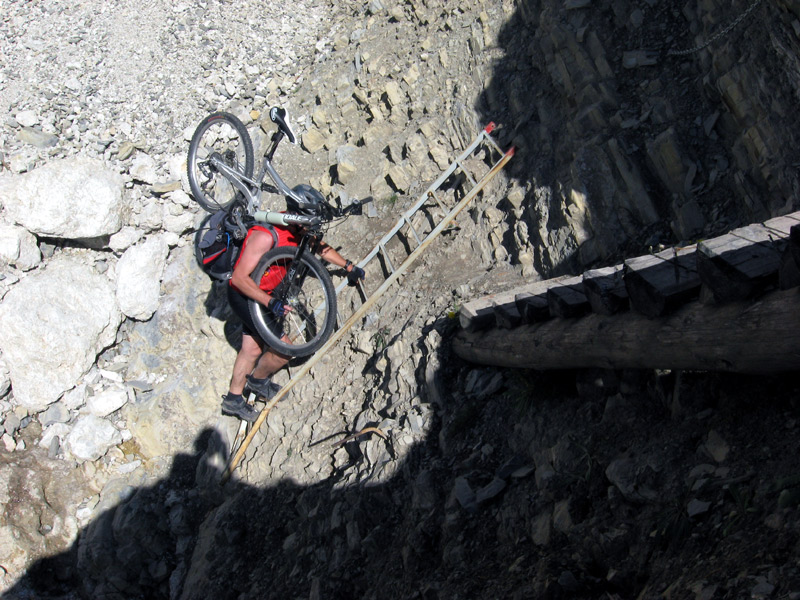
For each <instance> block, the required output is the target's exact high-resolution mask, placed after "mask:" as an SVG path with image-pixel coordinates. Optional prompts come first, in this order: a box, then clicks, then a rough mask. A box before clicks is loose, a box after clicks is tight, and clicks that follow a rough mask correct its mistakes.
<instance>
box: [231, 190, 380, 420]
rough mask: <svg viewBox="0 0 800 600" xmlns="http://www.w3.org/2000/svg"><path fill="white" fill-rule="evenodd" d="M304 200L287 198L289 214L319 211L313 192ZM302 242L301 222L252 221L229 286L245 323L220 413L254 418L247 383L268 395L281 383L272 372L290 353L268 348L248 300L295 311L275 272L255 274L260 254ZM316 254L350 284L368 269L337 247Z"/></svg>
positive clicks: (280, 310)
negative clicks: (278, 295)
mask: <svg viewBox="0 0 800 600" xmlns="http://www.w3.org/2000/svg"><path fill="white" fill-rule="evenodd" d="M302 199H303V200H304V201H305V202H304V204H302V205H301V204H300V203H299V202H298V201H297V200H296V199H295V198H293V197H290V196H287V198H286V203H287V212H290V213H298V214H307V215H313V214H316V211H317V200H316V198H315V197H314V196H313V195H311V194H306V195H304V196H302ZM299 243H300V230H299V228H298V227H297V226H289V227H283V226H280V225H275V226H264V225H254V226H252V227H250V229H249V230H248V232H247V237H246V238H245V240H244V243H243V245H242V249H241V252H240V254H239V258H238V260H237V261H236V264H235V266H234V269H233V275H232V277H231V279H230V285H229V287H228V301H229V302H230V305H231V308H232V309H233V312H234V313H236V315H237V316H238V317H239V318H240V319H241V321H242V347H241V349H240V350H239V353H238V354H237V355H236V360H235V361H234V363H233V373H232V374H231V381H230V387H229V388H228V393H227V394H226V395H225V396H224V397H223V400H222V412H223V413H224V414H228V415H234V416H237V417H239V418H240V419H242V420H244V421H249V422H252V421H255V420H256V419H257V418H258V412H257V411H256V410H255V409H254V408H253V407H251V406H250V405H249V404H248V403H247V402H246V401H245V400H244V396H243V394H244V390H245V387H246V388H248V389H249V390H250V391H252V392H254V393H256V394H258V396H259V397H261V398H265V399H269V398H271V397H273V396H274V395H275V394H276V393H277V392H278V390H279V389H280V387H279V386H278V385H277V384H275V383H273V382H272V379H271V378H272V375H273V374H274V373H276V372H277V371H279V370H280V369H281V368H282V367H283V366H284V365H286V363H288V362H289V359H290V357H289V356H286V355H284V354H281V353H279V352H277V351H275V350H274V349H272V348H270V347H269V346H268V344H267V343H266V342H265V341H264V340H263V338H262V337H261V336H260V335H259V334H258V330H257V328H256V325H255V324H254V322H253V319H252V316H251V315H250V310H249V307H248V302H249V300H255V301H256V302H258V303H260V304H262V305H263V306H265V307H267V309H268V310H269V311H271V312H272V313H273V314H275V315H276V316H283V315H285V314H287V313H288V312H290V311H291V310H292V308H291V306H287V305H284V304H281V302H280V301H278V300H277V299H275V298H273V297H272V295H271V293H272V291H273V290H274V289H275V287H276V286H277V284H278V283H279V282H280V276H279V277H278V278H277V280H276V277H275V275H274V273H269V274H267V273H265V275H264V277H262V279H261V281H260V282H259V283H256V282H255V281H254V280H253V279H252V277H251V275H252V273H253V271H254V270H255V269H256V267H257V265H258V262H259V260H260V259H261V257H262V256H263V255H264V254H265V253H266V252H268V251H269V250H271V249H272V248H274V247H275V246H297V245H298V244H299ZM317 254H319V256H320V258H322V259H323V260H325V261H327V262H329V263H331V264H334V265H336V266H338V267H343V268H344V269H345V270H346V271H347V278H348V280H349V281H350V283H351V284H355V283H356V282H357V281H358V280H363V279H364V270H363V269H362V268H360V267H358V266H356V265H354V264H353V263H352V262H350V261H349V260H345V259H344V258H343V257H342V255H341V254H339V253H338V252H337V251H336V250H335V249H334V248H332V247H331V246H329V245H328V244H326V243H325V242H322V241H320V243H319V245H318V246H317Z"/></svg>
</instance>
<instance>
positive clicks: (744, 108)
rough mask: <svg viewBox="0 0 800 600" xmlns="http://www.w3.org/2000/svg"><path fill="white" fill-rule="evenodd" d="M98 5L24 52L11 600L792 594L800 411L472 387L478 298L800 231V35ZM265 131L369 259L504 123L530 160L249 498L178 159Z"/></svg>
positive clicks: (3, 344)
mask: <svg viewBox="0 0 800 600" xmlns="http://www.w3.org/2000/svg"><path fill="white" fill-rule="evenodd" d="M100 4H102V3H93V2H88V3H85V4H81V5H79V6H70V7H69V9H68V8H67V7H66V6H60V5H57V4H52V3H38V4H37V3H11V4H10V5H9V6H8V7H4V10H5V12H4V18H3V19H2V20H0V36H1V37H0V39H3V40H4V46H3V55H4V60H3V61H2V64H0V113H2V118H0V206H2V212H0V323H2V326H0V349H2V356H0V415H2V419H1V421H2V424H1V425H0V426H1V427H2V429H0V441H2V444H0V461H2V463H3V469H0V473H2V474H3V475H2V477H3V478H4V480H3V485H0V489H1V490H4V492H3V493H2V494H5V496H3V495H2V494H0V496H2V500H3V502H2V503H3V505H4V506H6V510H5V512H4V513H3V514H2V515H0V553H2V556H0V559H1V560H0V564H2V566H3V569H2V570H0V593H2V594H3V595H4V597H6V596H7V597H9V598H15V597H19V598H25V597H37V596H38V597H48V596H49V597H55V596H59V595H60V596H62V597H69V596H75V595H76V594H79V593H80V594H82V595H83V596H85V597H89V598H96V597H104V598H130V597H148V598H167V597H169V598H185V599H187V600H188V599H190V598H202V597H212V596H213V597H232V596H234V595H235V596H241V597H265V596H274V597H304V598H305V597H308V598H328V597H331V598H333V597H360V598H409V597H415V596H419V597H425V598H455V597H463V598H471V597H508V598H528V597H543V598H556V597H565V596H574V597H587V598H591V597H605V596H609V597H650V596H653V597H655V596H656V595H658V596H661V595H664V594H666V593H671V594H673V595H674V596H676V597H678V596H681V597H684V596H685V597H698V598H713V597H715V595H716V596H720V597H722V596H724V597H746V596H750V597H768V596H769V595H770V594H773V595H774V596H776V597H777V596H779V595H780V596H786V597H791V596H792V594H796V593H797V591H798V589H800V587H798V581H800V574H799V573H798V569H797V565H796V561H795V555H796V551H795V550H796V547H797V543H798V542H797V540H798V539H800V533H798V529H797V523H798V519H797V511H798V499H797V498H798V494H797V482H796V470H797V468H796V464H795V462H793V457H794V456H795V455H796V446H797V441H798V440H797V437H798V431H800V430H799V429H798V427H797V415H796V412H797V411H796V408H797V407H796V402H795V399H796V384H794V383H791V382H788V383H787V381H785V380H784V379H781V378H777V379H775V380H764V381H761V380H758V379H747V378H742V379H735V380H732V381H728V380H724V379H720V378H717V377H715V376H713V375H705V376H704V375H692V376H691V377H688V376H687V377H685V378H681V377H680V376H676V375H675V374H666V373H619V374H617V373H615V374H613V377H611V376H607V375H608V374H597V373H588V374H587V373H582V374H569V375H568V376H565V377H563V378H562V377H557V376H552V375H551V376H542V375H538V374H518V373H511V372H504V371H498V370H493V369H484V368H474V367H471V366H469V365H465V364H463V363H460V362H459V361H458V360H457V359H455V358H454V357H453V356H451V355H450V353H449V350H448V339H449V335H450V333H451V331H452V328H453V323H454V321H453V320H452V316H453V315H455V314H457V312H458V306H459V305H460V304H461V303H463V302H464V301H465V300H467V299H469V298H471V297H474V296H475V295H478V294H482V293H486V292H488V291H500V290H502V289H508V288H511V287H513V286H514V284H515V283H517V282H519V281H520V279H521V278H525V279H536V278H539V277H551V276H554V275H559V274H561V273H569V272H578V270H585V268H588V267H591V266H603V265H606V264H614V263H616V262H618V261H617V260H616V258H619V257H621V256H627V255H640V254H644V253H646V252H648V251H649V249H654V250H655V249H661V248H660V246H661V245H669V246H671V245H674V244H679V243H682V242H684V241H692V240H694V239H695V238H698V237H706V236H710V235H712V234H715V233H719V232H721V231H727V230H728V229H730V228H732V227H733V226H734V225H737V224H744V223H749V222H753V221H757V220H763V218H764V217H765V216H775V215H778V214H782V213H785V212H789V211H790V210H791V209H794V210H796V209H797V208H798V200H797V178H796V172H795V170H796V169H795V166H796V165H797V164H798V163H800V157H798V156H797V152H798V150H797V148H798V147H800V146H799V145H798V143H797V142H798V138H800V128H798V125H797V123H795V120H794V119H793V118H792V117H791V115H792V114H793V113H792V110H791V109H792V107H793V106H794V103H795V99H796V98H797V88H798V86H799V85H800V83H799V82H800V76H798V74H797V69H796V64H797V57H798V56H799V55H800V48H798V34H797V32H798V31H800V24H799V23H800V5H798V3H797V2H796V1H795V0H776V1H775V2H772V3H763V2H762V3H758V4H756V5H753V6H754V7H755V8H754V10H752V11H747V9H748V7H749V6H750V3H749V2H738V1H737V2H733V3H731V2H726V1H723V0H708V1H705V2H702V3H697V5H696V6H695V5H691V6H690V5H686V6H683V7H675V6H674V5H673V3H668V2H657V1H648V2H645V3H637V2H632V1H630V0H614V1H613V2H610V3H606V4H604V5H603V6H599V5H598V3H596V2H595V3H593V2H588V1H582V0H575V1H569V2H559V1H557V0H524V1H521V2H516V3H515V2H511V1H509V0H503V1H501V2H495V3H487V2H483V1H479V0H475V1H471V0H470V1H467V2H461V3H459V4H458V6H454V5H453V3H448V2H444V1H443V0H419V1H417V0H414V1H411V2H406V3H399V4H398V3H395V4H391V3H388V2H385V1H384V0H372V1H371V2H368V3H363V2H352V1H349V0H348V1H344V2H335V3H334V2H319V1H316V0H314V1H307V0H298V1H297V2H294V3H292V4H290V5H280V4H279V5H275V6H270V8H269V11H268V13H269V18H263V17H264V6H263V3H260V2H255V1H254V0H240V1H239V2H237V3H236V4H235V5H233V4H230V3H224V4H219V3H202V4H193V3H188V2H178V3H175V2H167V1H163V2H149V3H146V4H142V3H130V2H120V3H118V4H117V5H116V6H115V7H114V9H113V10H110V9H109V8H108V7H105V6H100ZM745 11H747V12H745ZM254 15H260V16H254ZM739 15H744V16H743V19H742V21H741V22H740V23H739V24H738V25H737V26H736V27H734V28H733V29H732V30H731V31H730V32H728V33H727V34H726V35H724V36H722V37H719V38H717V39H714V43H713V44H711V45H710V46H708V48H706V49H703V50H699V51H694V52H691V53H689V54H685V55H684V54H672V55H670V54H667V52H666V51H668V50H681V49H682V48H684V47H689V46H699V45H702V44H703V43H704V41H706V40H710V39H712V38H713V36H714V35H715V34H716V33H718V32H720V31H723V30H724V29H725V28H726V26H727V25H728V24H729V23H732V22H734V20H735V19H736V18H737V17H738V16H739ZM276 23H279V24H280V26H278V27H276V26H275V24H276ZM653 49H663V50H664V51H665V52H661V53H654V52H653V51H652V50H653ZM34 57H35V60H34ZM276 105H281V106H286V107H287V108H288V109H289V114H290V117H291V124H292V126H293V128H294V129H295V133H296V134H297V135H298V137H299V139H300V141H301V143H300V144H298V145H296V146H291V145H289V144H286V143H283V144H282V145H281V147H280V149H279V151H278V153H277V154H276V156H275V164H276V167H277V169H278V171H279V172H280V173H281V175H282V176H283V177H284V179H285V180H286V181H287V183H289V184H290V185H296V184H298V183H310V184H311V185H313V186H314V187H316V188H318V189H320V190H321V191H322V192H323V193H324V194H326V195H327V196H330V197H334V198H339V199H340V200H341V201H342V202H344V203H347V202H349V201H351V200H352V199H354V198H363V197H365V196H372V197H373V198H374V200H373V202H372V203H371V204H370V205H369V207H368V211H367V215H368V216H367V215H365V216H364V217H362V218H353V219H349V220H348V221H346V222H344V223H340V224H338V225H337V227H335V228H332V229H331V230H330V231H329V232H328V235H327V237H326V239H327V240H328V241H329V242H331V243H332V244H334V245H335V246H336V247H337V248H340V250H341V252H342V254H343V255H345V256H346V257H347V258H351V259H353V260H355V259H357V258H359V257H361V256H363V255H364V254H365V253H366V252H367V251H368V250H369V249H371V247H372V246H373V245H374V243H375V242H376V241H377V240H378V239H379V238H380V237H381V236H382V235H383V233H385V231H386V230H388V229H389V228H390V227H391V226H392V225H394V224H395V222H396V220H397V218H398V216H399V214H400V213H401V211H403V210H404V209H405V208H406V207H407V206H409V205H410V203H411V200H412V199H415V198H416V195H417V194H420V193H422V192H423V191H424V190H425V188H426V187H427V185H428V184H429V183H431V182H432V181H434V180H435V179H436V178H437V177H438V176H439V174H440V173H441V171H442V169H444V168H446V167H447V165H448V164H449V163H450V161H451V160H452V158H453V157H454V156H455V155H456V154H458V153H459V152H460V151H461V149H462V148H463V147H464V146H465V145H466V144H467V143H468V142H469V141H470V140H471V139H472V137H473V136H474V134H475V133H476V132H477V131H478V130H479V129H480V128H481V127H483V126H484V125H486V124H487V123H488V122H489V121H494V122H495V123H496V124H497V126H498V127H497V130H496V132H497V139H498V141H499V143H500V145H501V146H502V147H503V148H506V147H508V146H510V145H512V144H513V145H516V146H517V153H516V154H515V157H514V160H513V161H512V162H511V163H509V166H508V168H507V169H506V170H505V171H504V172H503V173H502V174H501V176H499V177H498V178H496V180H495V181H494V182H493V184H492V186H490V188H488V189H487V190H486V191H485V193H484V194H483V196H482V197H480V198H478V199H476V201H475V203H474V205H473V206H471V208H470V210H469V211H468V212H465V213H464V214H463V215H461V216H460V217H459V219H458V221H457V222H456V224H455V226H454V227H453V228H452V230H450V231H448V232H447V233H446V234H445V235H443V236H442V238H441V239H440V240H438V241H437V244H436V246H435V249H434V250H431V251H429V252H428V253H427V254H426V255H425V256H424V257H423V258H422V259H421V260H420V262H419V264H418V265H417V266H416V267H415V268H414V269H412V270H411V271H410V272H409V273H408V274H407V275H406V277H405V278H404V279H403V281H402V284H401V285H397V286H396V287H395V288H394V289H392V290H390V293H388V294H387V295H386V296H385V297H384V299H383V300H382V302H381V303H380V305H378V306H376V307H375V309H374V310H373V311H372V312H371V313H370V314H369V315H368V317H367V318H366V319H365V320H364V323H362V324H360V326H359V327H358V328H357V331H354V332H353V333H352V334H351V335H349V336H348V337H347V338H346V339H345V340H343V342H342V343H340V344H339V346H337V348H335V349H334V350H333V351H332V352H331V353H330V355H328V356H327V357H326V359H325V360H324V361H322V363H321V364H319V365H317V367H315V369H314V370H313V371H312V373H311V374H310V376H309V377H307V378H306V379H305V380H303V381H302V382H301V383H300V384H298V385H297V387H296V388H295V389H294V390H293V392H292V393H291V395H290V397H289V398H288V399H287V400H286V401H285V402H283V403H281V404H280V405H279V406H278V407H277V408H276V409H275V410H274V411H273V412H272V413H271V414H270V416H269V418H268V419H267V421H266V423H265V424H264V426H263V427H262V428H261V430H260V431H259V433H258V435H257V436H256V439H255V440H254V443H253V445H252V446H251V448H250V450H249V451H248V454H247V456H246V457H245V460H244V461H243V463H242V465H241V467H240V469H239V470H238V471H237V473H236V474H235V476H234V478H233V481H232V482H231V483H230V484H228V486H227V487H224V488H223V487H220V486H219V485H218V481H217V480H218V479H219V475H220V473H221V471H222V469H223V468H224V466H225V463H226V461H227V459H228V456H229V453H230V450H231V446H232V444H233V440H234V438H235V436H236V433H237V428H238V425H239V423H238V421H237V420H235V419H232V418H229V417H223V416H221V415H220V412H219V398H220V395H221V394H223V393H224V392H225V390H226V388H227V385H228V378H229V376H230V368H231V364H232V362H233V359H234V356H235V352H236V348H237V347H238V344H239V334H240V326H239V324H238V323H237V322H236V321H235V319H233V318H231V314H230V310H229V309H228V307H227V301H226V297H225V294H226V292H225V287H224V286H222V285H219V284H212V283H211V282H210V281H209V280H208V279H207V278H205V277H204V276H203V275H202V273H201V272H200V271H199V269H197V268H196V265H195V259H194V256H193V251H192V244H193V241H194V235H195V230H196V228H198V227H201V226H202V222H203V220H204V218H206V215H204V214H202V211H201V210H200V209H199V207H198V206H197V205H196V204H195V203H194V202H193V201H192V199H191V198H190V196H189V195H188V192H189V189H188V182H187V181H186V175H185V171H186V166H185V157H186V151H187V147H188V141H189V139H191V135H192V132H193V131H194V128H195V126H196V124H197V123H198V122H199V121H200V120H201V119H202V118H203V117H204V116H205V115H206V114H207V113H209V112H211V111H212V110H226V111H229V112H232V113H234V114H236V115H237V116H238V117H239V118H240V119H242V121H243V122H244V123H245V125H246V127H247V128H248V131H249V132H250V134H251V136H252V137H253V141H254V145H255V147H256V148H257V149H262V150H263V149H264V148H265V147H266V145H267V143H268V141H269V136H270V135H271V132H272V127H273V125H272V124H271V123H270V121H269V119H268V118H267V117H266V114H267V113H268V109H269V108H270V107H271V106H276ZM481 158H482V157H471V160H480V159H481ZM458 180H459V177H458V176H456V177H454V178H453V180H452V181H451V182H450V183H452V184H454V185H455V183H457V181H458ZM262 205H263V206H262V208H278V209H283V207H284V204H283V200H282V199H281V198H279V197H275V196H272V195H270V194H265V195H264V197H263V202H262ZM432 210H434V211H435V210H436V209H435V208H434V209H432ZM409 243H410V244H413V241H409ZM577 267H581V268H580V269H578V268H577ZM573 269H574V271H573ZM334 276H335V277H336V278H337V281H338V277H339V276H340V275H339V274H337V273H334ZM379 278H380V274H379V273H377V272H375V273H368V274H367V284H368V285H372V284H373V282H375V281H378V280H379ZM339 302H340V305H341V310H342V313H343V314H345V315H346V314H348V311H352V310H353V308H354V307H355V306H358V304H359V300H358V299H357V294H356V292H355V290H346V291H345V292H344V293H343V294H342V296H341V297H340V300H339ZM295 369H296V365H294V364H293V365H290V367H289V370H288V372H287V371H282V372H281V373H279V374H278V375H277V376H276V380H277V381H278V383H281V384H283V383H285V382H286V381H287V380H288V378H289V377H290V376H291V373H293V372H295ZM609 381H611V382H614V383H613V385H611V384H608V385H607V384H606V383H607V382H609ZM598 382H601V383H602V385H601V384H600V383H598ZM793 386H794V387H793ZM765 389H766V390H768V393H766V394H765V393H764V390H765ZM793 394H794V395H793ZM765 396H768V397H769V399H770V402H771V403H774V404H770V405H769V406H767V403H766V402H764V397H765ZM754 398H758V400H759V401H758V402H753V399H754ZM376 431H377V432H379V433H376ZM358 432H361V435H358V436H357V437H355V438H353V439H352V440H350V441H348V442H347V443H345V444H343V446H341V447H339V446H337V445H336V441H338V440H341V439H344V438H345V437H346V435H348V434H356V433H358ZM776 432H780V435H776ZM752 473H758V474H759V475H758V476H753V475H752ZM56 483H58V485H56ZM42 490H44V492H43V491H42ZM752 509H755V510H752ZM78 531H80V543H79V544H78V545H77V546H76V545H74V544H73V542H74V540H75V539H76V536H77V534H78ZM764 548H770V550H769V552H766V551H764ZM59 552H60V553H61V554H58V553H59ZM53 555H57V556H55V557H53V558H48V559H42V560H38V559H39V558H40V557H44V556H51V557H52V556H53ZM730 573H735V574H736V576H735V577H734V576H731V575H730ZM476 574H480V576H478V575H476ZM495 574H499V575H495ZM267 582H269V583H267ZM643 582H646V583H643ZM267 585H268V586H269V588H267ZM645 585H646V586H647V587H644V586H645ZM648 594H650V596H648Z"/></svg>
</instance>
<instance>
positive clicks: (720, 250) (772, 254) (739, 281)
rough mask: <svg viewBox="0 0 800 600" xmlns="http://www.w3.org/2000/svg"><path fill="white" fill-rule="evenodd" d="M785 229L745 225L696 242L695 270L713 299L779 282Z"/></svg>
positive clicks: (741, 296) (726, 299) (729, 297)
mask: <svg viewBox="0 0 800 600" xmlns="http://www.w3.org/2000/svg"><path fill="white" fill-rule="evenodd" d="M776 221H777V220H776ZM775 224H776V223H773V225H775ZM785 229H786V231H785V232H784V231H781V230H780V229H778V228H775V227H765V226H764V225H759V224H755V225H748V226H747V227H740V228H739V229H734V230H733V231H731V232H730V233H728V234H726V235H722V236H720V237H717V238H714V239H712V240H706V241H702V242H700V243H699V244H698V245H697V273H698V274H699V275H700V280H701V281H702V282H703V285H705V286H707V287H708V289H709V290H710V291H711V293H712V295H713V297H714V300H715V301H716V302H729V301H731V300H743V299H745V298H751V297H753V296H754V295H756V294H758V293H760V292H762V291H763V290H765V289H766V288H768V287H773V286H776V285H777V284H778V270H779V268H780V264H781V254H782V253H783V251H784V249H785V247H786V244H787V240H788V237H789V231H788V227H787V228H785Z"/></svg>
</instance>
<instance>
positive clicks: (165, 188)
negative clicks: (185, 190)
mask: <svg viewBox="0 0 800 600" xmlns="http://www.w3.org/2000/svg"><path fill="white" fill-rule="evenodd" d="M179 189H181V182H180V181H165V182H162V183H154V184H153V186H152V187H151V188H150V191H151V192H153V193H154V194H156V195H157V196H160V195H161V194H166V193H168V192H174V191H177V190H179Z"/></svg>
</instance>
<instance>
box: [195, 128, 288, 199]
mask: <svg viewBox="0 0 800 600" xmlns="http://www.w3.org/2000/svg"><path fill="white" fill-rule="evenodd" d="M284 136H285V134H284V133H283V131H282V130H280V129H279V130H278V131H276V132H275V134H273V136H272V144H271V145H270V147H269V149H268V150H267V152H266V153H264V161H263V162H262V163H261V169H260V171H259V173H258V177H257V178H255V179H250V178H248V177H245V176H244V175H243V174H242V173H241V172H240V171H238V170H236V169H233V168H231V167H229V166H228V165H226V164H225V162H224V161H223V160H222V157H221V156H220V155H219V153H217V152H214V153H213V154H212V155H211V156H209V157H208V161H209V163H211V165H212V166H213V167H214V168H215V169H216V170H217V171H218V172H220V173H222V175H223V176H224V177H225V179H227V180H228V181H229V182H230V184H231V185H232V186H233V187H235V188H236V189H237V190H238V191H240V192H241V193H242V195H243V196H244V197H245V199H246V202H247V206H246V211H247V214H250V215H252V214H254V213H255V209H256V205H257V203H258V197H259V196H260V194H261V191H262V190H263V189H264V188H263V181H264V175H267V174H268V175H269V177H270V179H272V181H273V183H275V186H276V187H277V190H275V193H281V194H283V195H284V196H290V197H292V198H295V199H296V200H299V201H301V199H300V198H298V197H297V196H296V195H295V193H294V192H293V191H292V189H291V188H290V187H289V186H288V185H286V182H285V181H284V180H283V179H282V178H281V176H280V175H279V174H278V172H277V171H276V170H275V167H274V166H273V165H272V157H273V156H274V155H275V150H276V149H277V148H278V144H279V143H280V141H281V140H282V139H283V137H284Z"/></svg>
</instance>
